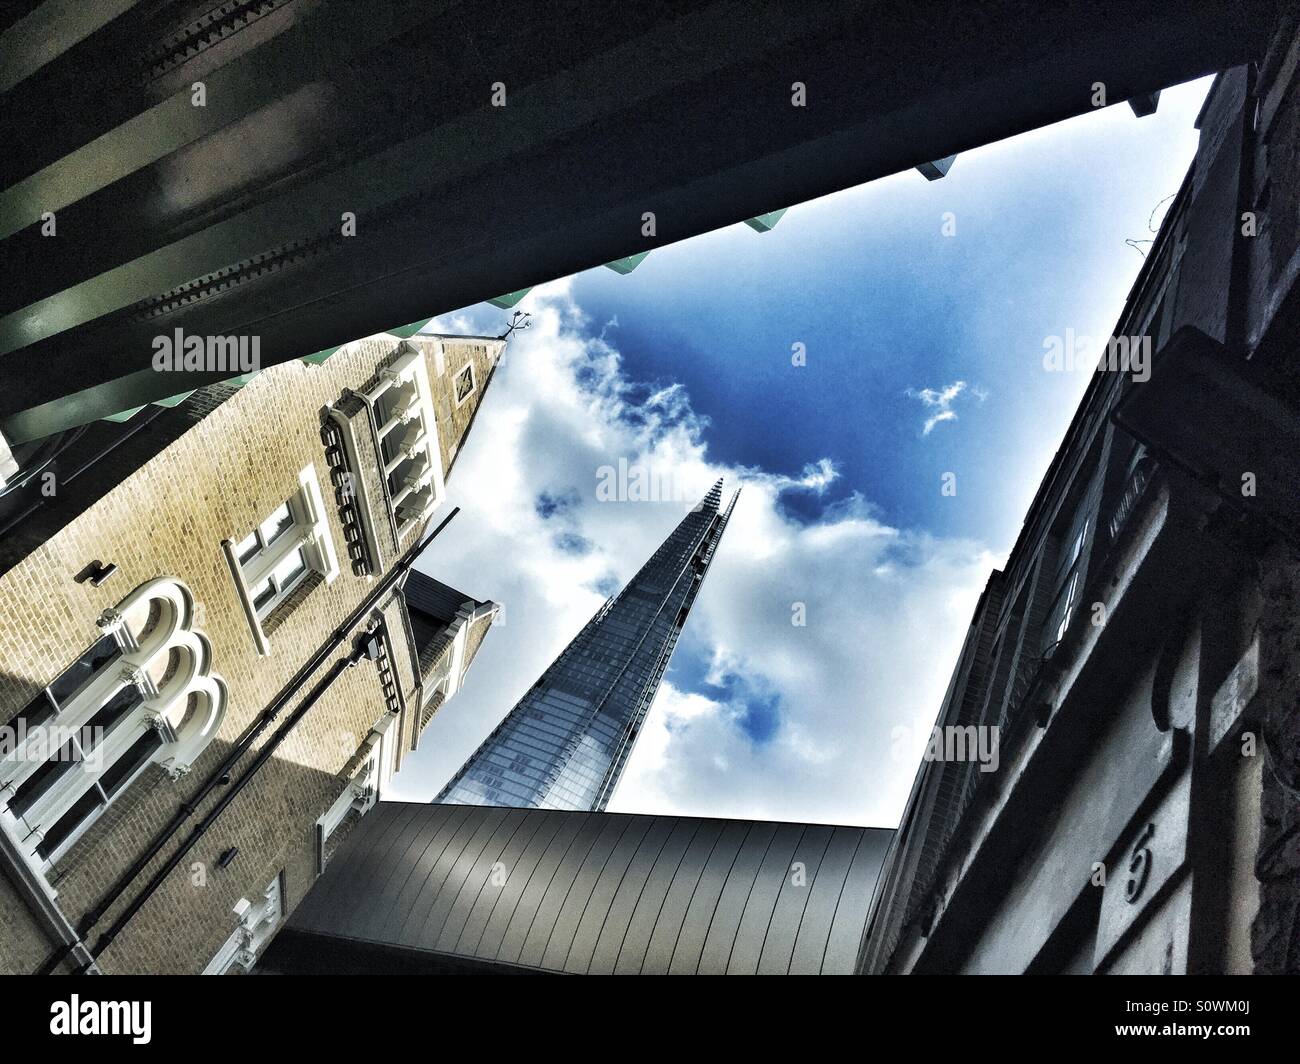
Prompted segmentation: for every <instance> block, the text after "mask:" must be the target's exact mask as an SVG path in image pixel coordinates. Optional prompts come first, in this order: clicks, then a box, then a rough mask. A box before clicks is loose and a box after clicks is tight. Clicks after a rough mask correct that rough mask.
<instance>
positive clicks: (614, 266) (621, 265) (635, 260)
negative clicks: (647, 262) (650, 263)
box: [605, 251, 650, 274]
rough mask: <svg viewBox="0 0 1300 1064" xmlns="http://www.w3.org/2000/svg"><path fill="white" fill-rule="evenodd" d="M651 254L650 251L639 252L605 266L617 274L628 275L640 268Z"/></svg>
mask: <svg viewBox="0 0 1300 1064" xmlns="http://www.w3.org/2000/svg"><path fill="white" fill-rule="evenodd" d="M649 254H650V252H648V251H638V252H637V253H636V254H635V255H628V256H627V257H626V258H622V259H615V260H614V261H613V262H607V263H605V266H606V267H607V268H608V269H611V270H613V271H614V272H615V273H622V274H628V273H631V272H632V271H633V270H635V269H636V268H637V267H638V266H640V265H641V262H642V260H644V259H645V257H646V256H647V255H649Z"/></svg>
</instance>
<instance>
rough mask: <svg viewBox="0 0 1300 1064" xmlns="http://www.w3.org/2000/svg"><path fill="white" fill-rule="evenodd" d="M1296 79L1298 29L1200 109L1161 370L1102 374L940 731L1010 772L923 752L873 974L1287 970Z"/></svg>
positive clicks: (1296, 437)
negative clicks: (983, 743)
mask: <svg viewBox="0 0 1300 1064" xmlns="http://www.w3.org/2000/svg"><path fill="white" fill-rule="evenodd" d="M1298 63H1300V42H1297V37H1296V22H1295V18H1294V16H1290V17H1289V18H1288V19H1285V20H1283V22H1282V24H1281V25H1280V28H1279V31H1278V32H1277V34H1276V35H1275V37H1274V38H1273V40H1272V43H1271V44H1270V46H1269V47H1268V49H1267V51H1266V52H1265V53H1263V54H1261V56H1260V58H1259V61H1258V62H1257V63H1253V64H1250V65H1247V66H1243V67H1236V68H1234V69H1231V70H1229V71H1226V72H1225V73H1223V74H1221V75H1220V76H1219V77H1218V78H1217V80H1216V82H1215V84H1214V87H1213V89H1212V90H1211V92H1210V94H1209V97H1208V99H1207V100H1206V103H1205V106H1204V108H1203V111H1202V113H1201V115H1200V119H1199V122H1198V126H1199V129H1200V134H1201V140H1200V147H1199V150H1198V152H1197V155H1196V158H1195V161H1194V163H1193V165H1192V167H1191V170H1190V172H1189V173H1188V175H1187V178H1186V180H1185V182H1184V183H1183V186H1182V188H1181V190H1180V192H1179V193H1178V195H1177V197H1176V199H1175V200H1174V202H1173V205H1172V207H1171V208H1170V209H1169V211H1168V214H1167V216H1166V218H1165V221H1164V224H1163V226H1162V227H1161V230H1160V233H1159V236H1158V238H1157V239H1156V241H1155V243H1154V245H1153V247H1152V248H1151V250H1150V251H1149V253H1148V254H1147V261H1146V264H1145V266H1144V267H1143V269H1142V271H1141V274H1140V276H1139V278H1138V280H1137V282H1136V284H1135V286H1134V288H1133V290H1132V292H1131V293H1130V296H1129V298H1128V301H1127V303H1126V305H1125V307H1124V311H1123V313H1122V315H1121V317H1120V320H1119V322H1118V323H1117V325H1116V327H1115V333H1114V335H1115V337H1116V338H1128V340H1127V341H1126V343H1127V345H1128V347H1129V348H1130V349H1131V350H1138V351H1140V350H1142V348H1141V347H1140V346H1137V345H1140V344H1141V343H1142V342H1143V340H1144V339H1145V338H1149V345H1150V350H1151V352H1153V353H1154V369H1153V371H1152V372H1151V373H1150V374H1149V379H1145V378H1146V377H1147V376H1148V375H1147V374H1146V373H1145V372H1143V371H1142V370H1141V366H1140V364H1135V363H1133V361H1132V359H1130V360H1129V363H1128V364H1126V365H1125V364H1118V365H1116V366H1115V368H1114V369H1113V370H1111V371H1107V372H1098V373H1097V374H1096V375H1095V378H1094V380H1093V381H1092V383H1091V385H1090V387H1089V389H1088V391H1087V394H1086V396H1085V398H1084V400H1083V402H1082V405H1081V406H1080V408H1079V410H1078V413H1077V414H1076V416H1075V418H1074V421H1073V423H1072V424H1071V426H1070V429H1069V432H1068V433H1067V435H1066V438H1065V440H1064V442H1063V443H1062V445H1061V448H1060V451H1059V453H1058V454H1057V455H1056V456H1055V458H1054V460H1053V461H1052V463H1051V466H1050V468H1049V471H1048V473H1047V476H1046V478H1045V480H1044V482H1043V485H1042V487H1041V489H1040V491H1039V493H1038V495H1037V497H1036V498H1035V500H1034V502H1033V504H1032V506H1031V508H1030V511H1029V513H1028V515H1027V517H1026V519H1025V523H1024V526H1023V529H1022V532H1021V534H1020V538H1019V541H1018V542H1017V544H1016V546H1015V548H1014V550H1013V551H1012V553H1011V556H1010V558H1009V560H1008V562H1007V565H1006V568H1005V570H1003V571H1001V572H995V573H994V575H993V577H992V578H991V579H990V581H989V584H988V587H987V589H986V591H985V593H984V595H983V597H982V599H981V600H980V603H979V605H978V607H977V609H976V612H975V615H974V617H973V618H972V621H971V627H970V634H969V636H968V638H967V641H966V644H965V647H964V649H963V651H962V654H961V657H960V660H959V661H958V663H957V666H956V669H955V671H954V673H953V677H952V681H951V684H950V686H949V690H948V693H947V696H946V698H945V701H944V704H943V707H942V709H941V711H940V713H939V718H938V726H939V727H941V728H943V729H960V732H959V734H962V735H964V736H974V735H976V734H978V733H977V732H974V731H971V730H970V729H978V728H995V729H998V734H999V736H1000V744H1001V757H1000V760H1001V765H1000V767H999V769H998V770H997V771H995V772H991V773H984V772H981V771H980V770H979V769H980V766H979V765H978V764H976V763H973V762H971V761H954V760H949V761H941V760H937V759H936V760H933V761H928V762H924V763H923V764H922V766H921V769H920V772H919V773H918V775H917V778H916V782H915V785H914V787H913V790H912V794H911V797H910V799H909V802H908V805H907V809H906V812H905V815H904V817H903V820H902V823H901V825H900V828H899V831H898V833H897V836H896V838H895V840H894V843H893V846H892V849H891V853H890V856H889V858H888V860H887V864H886V868H885V871H884V873H883V875H882V879H881V886H880V890H879V892H878V897H877V899H876V903H875V907H874V911H873V917H872V923H871V929H870V932H869V937H868V942H867V947H866V949H865V951H864V956H863V968H864V970H866V971H868V972H1108V973H1122V972H1155V973H1160V972H1166V973H1168V972H1175V973H1176V972H1296V971H1300V925H1298V924H1297V913H1298V912H1300V905H1298V903H1300V845H1298V843H1297V839H1298V838H1300V835H1298V832H1300V800H1298V796H1300V789H1298V784H1300V754H1297V751H1298V750H1300V713H1298V712H1297V708H1296V707H1297V705H1298V704H1300V553H1298V547H1300V520H1298V519H1300V491H1298V490H1297V487H1296V483H1297V481H1296V475H1295V461H1296V456H1297V455H1298V454H1300V415H1298V414H1297V410H1298V409H1300V405H1298V403H1297V400H1298V399H1300V370H1298V369H1297V363H1296V359H1295V344H1296V338H1297V335H1298V333H1297V322H1298V321H1300V292H1297V288H1296V284H1295V281H1296V277H1297V275H1298V274H1300V239H1298V237H1300V167H1298V166H1297V163H1298V162H1300V92H1298V91H1297V89H1298V84H1297V66H1298ZM1124 347H1125V342H1120V343H1115V344H1112V345H1111V348H1110V351H1111V352H1112V353H1115V354H1117V355H1118V356H1120V357H1119V359H1118V361H1119V363H1123V357H1122V356H1123V351H1124ZM1130 353H1131V352H1130Z"/></svg>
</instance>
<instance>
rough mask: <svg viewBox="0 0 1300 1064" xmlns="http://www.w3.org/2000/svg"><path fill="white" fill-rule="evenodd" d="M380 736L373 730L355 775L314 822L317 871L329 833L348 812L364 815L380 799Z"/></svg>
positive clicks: (321, 863) (323, 855) (381, 745)
mask: <svg viewBox="0 0 1300 1064" xmlns="http://www.w3.org/2000/svg"><path fill="white" fill-rule="evenodd" d="M382 739H383V736H382V734H381V733H379V732H374V731H372V732H371V733H370V738H369V740H367V741H368V742H370V743H371V748H370V753H369V756H367V757H366V760H365V761H364V762H363V763H362V765H361V767H360V768H359V769H357V772H356V775H354V776H353V777H352V780H351V781H350V782H349V783H348V785H347V788H346V789H345V790H344V791H343V793H342V794H340V795H339V796H338V798H337V799H336V800H335V802H334V804H333V805H332V806H330V807H329V809H328V810H327V811H326V813H325V814H324V816H322V817H321V818H320V819H319V820H317V821H316V874H317V875H320V874H321V873H322V872H324V871H325V846H326V844H327V843H328V842H329V840H330V836H331V835H333V834H334V832H336V831H337V830H338V828H339V825H340V824H342V823H343V821H344V820H346V819H347V816H348V814H349V813H352V812H358V813H361V814H362V815H363V816H364V815H365V814H366V813H368V812H370V810H371V809H373V808H374V807H375V803H376V802H378V801H379V788H380V782H381V775H382V758H383V742H382Z"/></svg>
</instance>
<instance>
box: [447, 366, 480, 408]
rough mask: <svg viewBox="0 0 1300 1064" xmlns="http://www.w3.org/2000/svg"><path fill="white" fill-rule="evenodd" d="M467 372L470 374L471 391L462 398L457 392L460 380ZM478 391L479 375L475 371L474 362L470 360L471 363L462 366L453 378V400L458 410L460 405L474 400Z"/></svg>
mask: <svg viewBox="0 0 1300 1064" xmlns="http://www.w3.org/2000/svg"><path fill="white" fill-rule="evenodd" d="M466 371H468V372H469V391H467V392H466V393H465V394H464V395H463V396H462V395H458V394H457V391H458V389H459V386H460V378H461V377H462V376H464V374H465V372H466ZM477 390H478V373H477V372H476V371H475V369H474V360H473V359H470V361H468V362H466V363H465V364H464V365H463V366H461V367H460V369H458V370H457V371H456V372H455V374H453V375H452V378H451V392H452V398H453V399H454V400H455V401H456V407H457V409H459V408H460V405H461V404H462V403H467V402H469V400H470V399H472V398H473V396H474V393H475V392H476V391H477Z"/></svg>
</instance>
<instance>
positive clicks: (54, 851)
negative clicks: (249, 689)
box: [0, 577, 229, 868]
mask: <svg viewBox="0 0 1300 1064" xmlns="http://www.w3.org/2000/svg"><path fill="white" fill-rule="evenodd" d="M98 627H99V630H100V632H101V635H100V637H99V638H98V639H97V640H96V641H95V642H94V643H92V644H91V645H90V647H89V648H87V650H86V651H85V652H84V653H83V654H82V655H81V656H80V657H79V658H78V659H77V660H76V661H75V662H73V663H72V664H71V665H70V666H68V668H67V669H65V670H64V671H63V672H62V673H60V674H59V675H58V676H57V677H55V678H54V679H53V680H52V681H51V682H50V684H49V685H48V686H47V687H45V688H44V689H43V690H42V691H41V692H40V694H39V695H37V697H36V698H35V699H33V701H32V702H31V704H29V705H28V706H27V707H26V708H25V709H24V710H23V711H22V712H20V713H19V714H18V716H17V717H15V718H14V719H13V720H12V721H10V722H9V725H8V726H7V728H6V729H5V732H6V736H5V741H4V743H3V744H2V745H0V816H3V817H6V818H8V819H9V820H10V821H11V824H10V826H11V827H12V828H13V829H15V834H16V835H17V837H18V838H19V839H21V840H22V841H23V847H24V852H25V853H26V854H27V855H28V856H29V858H31V859H32V860H33V863H34V864H35V865H37V866H38V867H42V868H43V867H45V866H47V865H48V864H50V863H51V862H53V861H55V860H56V859H57V858H58V857H60V856H61V855H62V854H64V853H65V852H67V850H68V849H69V848H70V847H71V846H72V844H73V843H74V842H75V841H76V840H77V839H78V838H79V837H80V836H81V835H82V834H83V833H84V832H85V830H86V829H87V828H88V827H89V826H90V825H91V824H92V823H93V822H94V821H95V819H96V818H97V817H98V816H99V815H100V814H101V813H102V812H103V811H104V810H105V809H107V808H108V806H109V805H111V804H112V803H113V801H115V800H116V799H117V798H118V797H119V796H120V795H121V794H122V793H123V792H125V790H126V789H127V787H129V786H130V784H131V782H132V780H134V779H135V778H136V777H137V776H139V775H140V773H142V772H143V771H144V769H145V768H146V767H147V766H148V765H150V764H158V765H161V766H162V767H163V768H164V769H166V770H167V772H168V773H169V774H170V775H171V776H172V777H173V778H176V777H177V776H179V775H180V774H181V773H183V772H185V771H187V770H188V769H189V767H190V766H191V765H192V764H193V763H194V761H195V759H196V758H197V757H198V756H199V754H201V753H202V752H203V750H204V748H205V747H206V746H207V744H208V743H209V742H210V741H211V739H212V737H213V736H214V735H215V734H216V733H217V729H218V728H219V727H220V724H221V718H222V716H223V714H224V712H225V708H226V703H227V701H228V697H229V695H228V691H227V688H226V684H225V681H224V680H222V679H221V677H220V676H217V675H215V674H213V673H212V671H211V665H212V646H211V644H210V643H209V642H208V639H207V637H206V636H205V635H203V634H202V633H201V632H199V631H197V630H196V629H195V628H194V597H193V595H192V594H191V593H190V590H189V588H187V587H186V586H185V585H184V584H182V583H181V582H180V581H179V580H173V579H170V578H166V577H163V578H159V579H156V580H151V581H149V582H148V583H145V584H142V585H141V586H140V587H138V588H136V589H135V590H134V591H132V592H131V594H129V595H128V596H127V597H126V598H125V599H123V600H122V601H121V602H120V603H118V605H117V606H116V607H114V608H113V609H110V610H105V611H104V613H103V614H102V615H101V616H100V618H99V621H98Z"/></svg>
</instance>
